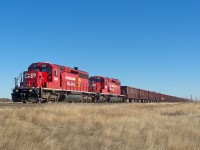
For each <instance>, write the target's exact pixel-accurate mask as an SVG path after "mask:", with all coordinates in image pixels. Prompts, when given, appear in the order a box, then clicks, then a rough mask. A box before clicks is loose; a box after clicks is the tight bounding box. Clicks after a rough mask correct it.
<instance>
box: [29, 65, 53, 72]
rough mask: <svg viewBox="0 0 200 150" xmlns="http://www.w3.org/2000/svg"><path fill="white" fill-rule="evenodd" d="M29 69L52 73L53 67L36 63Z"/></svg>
mask: <svg viewBox="0 0 200 150" xmlns="http://www.w3.org/2000/svg"><path fill="white" fill-rule="evenodd" d="M28 70H29V71H41V72H48V73H51V71H52V69H51V68H50V67H48V66H47V65H40V66H38V65H37V64H34V65H33V66H31V67H30V68H29V69H28Z"/></svg>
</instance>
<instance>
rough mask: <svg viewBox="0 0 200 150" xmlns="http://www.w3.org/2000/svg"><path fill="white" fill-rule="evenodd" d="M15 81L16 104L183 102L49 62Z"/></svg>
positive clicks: (179, 99)
mask: <svg viewBox="0 0 200 150" xmlns="http://www.w3.org/2000/svg"><path fill="white" fill-rule="evenodd" d="M20 79H21V82H20V86H18V84H17V83H18V79H17V78H16V80H15V82H16V83H15V88H14V89H13V93H12V100H13V102H34V103H37V102H59V101H67V102H181V101H182V102H183V101H188V100H187V99H183V98H177V97H173V96H168V95H164V94H160V93H155V92H151V91H146V90H141V89H137V88H133V87H128V86H121V83H120V81H119V80H118V79H113V78H107V77H102V76H92V77H90V78H89V74H88V73H87V72H85V71H81V70H78V68H77V67H74V68H69V67H65V66H60V65H56V64H51V63H47V62H38V63H33V64H31V65H30V66H29V67H28V71H25V72H24V73H23V75H21V76H20Z"/></svg>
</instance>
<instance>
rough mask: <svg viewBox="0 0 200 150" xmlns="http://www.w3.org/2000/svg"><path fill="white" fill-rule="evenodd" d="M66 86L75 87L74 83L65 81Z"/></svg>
mask: <svg viewBox="0 0 200 150" xmlns="http://www.w3.org/2000/svg"><path fill="white" fill-rule="evenodd" d="M67 85H69V86H76V83H74V82H70V81H67Z"/></svg>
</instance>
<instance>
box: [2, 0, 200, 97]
mask: <svg viewBox="0 0 200 150" xmlns="http://www.w3.org/2000/svg"><path fill="white" fill-rule="evenodd" d="M199 6H200V1H199V0H196V1H195V0H188V1H186V0H168V1H161V0H151V1H150V0H123V1H122V0H121V1H119V0H99V1H94V0H84V1H83V0H73V1H68V0H46V1H45V0H29V1H27V0H17V1H16V0H12V1H11V0H5V1H0V53H1V57H0V62H1V63H0V68H1V73H0V97H8V98H10V92H11V88H12V87H13V86H14V84H13V78H14V77H16V76H18V75H19V73H20V72H22V71H24V70H26V69H27V67H28V66H29V65H30V64H31V63H33V62H38V61H48V62H52V63H56V64H60V65H65V66H69V67H74V66H78V67H79V68H80V69H82V70H84V71H87V72H89V73H90V75H103V76H108V77H115V78H119V79H120V80H121V82H122V84H123V85H129V86H134V87H137V88H142V89H147V90H152V91H157V92H162V93H165V94H171V95H175V96H181V97H186V96H188V97H189V96H190V95H191V94H192V95H193V97H196V96H198V97H199V98H200V70H199V68H200V67H199V66H200V60H199V59H200V9H199Z"/></svg>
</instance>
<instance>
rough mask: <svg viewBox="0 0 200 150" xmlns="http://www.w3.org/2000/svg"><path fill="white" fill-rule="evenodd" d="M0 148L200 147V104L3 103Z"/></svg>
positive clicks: (184, 149) (117, 149)
mask: <svg viewBox="0 0 200 150" xmlns="http://www.w3.org/2000/svg"><path fill="white" fill-rule="evenodd" d="M0 149H2V150H43V149H48V150H57V149H58V150H73V149H74V150H75V149H81V150H93V149H100V150H111V149H113V150H123V149H125V150H129V149H130V150H132V149H133V150H134V149H135V150H142V149H149V150H157V149H158V150H160V149H161V150H165V149H166V150H167V149H170V150H171V149H178V150H200V103H173V104H172V103H171V104H167V103H165V104H164V103H163V104H161V103H160V104H153V103H152V104H135V103H132V104H66V103H60V104H47V105H39V106H38V105H37V107H19V108H18V107H14V106H13V107H1V105H0Z"/></svg>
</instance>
